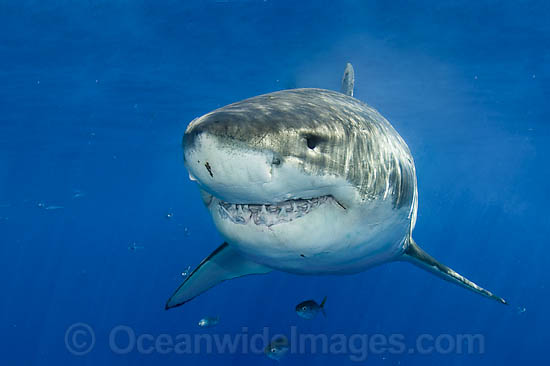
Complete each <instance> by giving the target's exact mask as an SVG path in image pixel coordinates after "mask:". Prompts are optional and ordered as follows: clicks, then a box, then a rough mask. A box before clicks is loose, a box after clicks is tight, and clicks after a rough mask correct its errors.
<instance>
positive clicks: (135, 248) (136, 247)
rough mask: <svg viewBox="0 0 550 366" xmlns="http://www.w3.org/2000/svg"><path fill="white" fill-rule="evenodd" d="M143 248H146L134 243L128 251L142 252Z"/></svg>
mask: <svg viewBox="0 0 550 366" xmlns="http://www.w3.org/2000/svg"><path fill="white" fill-rule="evenodd" d="M143 248H144V247H143V246H139V245H137V244H136V242H133V243H132V244H130V246H128V250H132V251H136V250H140V249H143Z"/></svg>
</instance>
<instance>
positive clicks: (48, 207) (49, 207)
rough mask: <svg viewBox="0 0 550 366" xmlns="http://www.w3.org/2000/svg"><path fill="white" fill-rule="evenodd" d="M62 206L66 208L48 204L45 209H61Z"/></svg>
mask: <svg viewBox="0 0 550 366" xmlns="http://www.w3.org/2000/svg"><path fill="white" fill-rule="evenodd" d="M62 208H65V207H63V206H46V207H44V210H61V209H62Z"/></svg>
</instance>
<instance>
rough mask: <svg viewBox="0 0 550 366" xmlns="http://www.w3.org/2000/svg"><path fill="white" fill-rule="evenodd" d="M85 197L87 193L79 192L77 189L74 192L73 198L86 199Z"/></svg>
mask: <svg viewBox="0 0 550 366" xmlns="http://www.w3.org/2000/svg"><path fill="white" fill-rule="evenodd" d="M85 195H86V193H84V192H82V191H79V190H78V189H75V190H74V191H73V198H80V197H84V196H85Z"/></svg>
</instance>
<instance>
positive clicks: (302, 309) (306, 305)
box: [296, 296, 327, 319]
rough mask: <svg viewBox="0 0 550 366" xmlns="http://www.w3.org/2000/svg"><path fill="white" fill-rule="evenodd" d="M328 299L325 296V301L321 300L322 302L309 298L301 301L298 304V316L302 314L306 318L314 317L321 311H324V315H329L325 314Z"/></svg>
mask: <svg viewBox="0 0 550 366" xmlns="http://www.w3.org/2000/svg"><path fill="white" fill-rule="evenodd" d="M326 301H327V297H326V296H325V297H324V298H323V301H321V304H317V303H316V302H315V300H307V301H304V302H301V303H299V304H298V305H296V314H298V316H301V317H302V318H305V319H313V318H315V316H316V315H317V313H318V312H319V311H321V312H322V313H323V315H324V316H327V314H325V308H324V307H325V302H326Z"/></svg>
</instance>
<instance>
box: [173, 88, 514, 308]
mask: <svg viewBox="0 0 550 366" xmlns="http://www.w3.org/2000/svg"><path fill="white" fill-rule="evenodd" d="M344 79H345V78H344ZM348 89H349V88H346V92H347V93H348V94H349V90H348ZM183 147H184V152H185V154H184V158H185V165H186V167H187V169H188V170H189V173H190V177H191V178H192V179H193V180H196V181H197V183H198V184H199V186H200V188H201V194H202V198H203V200H204V203H205V205H206V206H207V207H208V209H209V211H210V213H211V215H212V217H213V219H214V223H215V224H216V226H217V228H218V230H219V231H220V233H221V234H222V235H223V236H224V238H225V239H226V241H227V243H224V244H222V246H220V247H219V248H218V249H216V250H215V251H214V252H213V253H212V254H211V255H210V256H208V257H207V258H206V259H205V260H204V261H203V262H202V263H201V264H200V265H199V266H198V267H197V269H195V271H193V273H192V274H191V275H190V276H188V278H187V279H186V281H185V282H184V283H183V284H182V285H181V286H180V288H179V289H178V290H177V291H176V292H175V293H174V295H173V296H172V297H171V298H170V299H169V300H168V302H167V304H166V308H167V309H168V308H172V307H175V306H179V305H181V304H183V303H185V302H187V301H189V300H191V299H192V298H194V297H195V296H197V295H199V294H200V293H202V292H204V291H206V290H207V289H209V288H210V287H212V286H214V285H216V284H218V283H220V282H222V281H224V280H227V279H231V278H236V277H241V276H244V275H248V274H259V273H267V272H269V271H271V270H273V269H278V270H282V271H286V272H291V273H298V274H345V273H356V272H360V271H363V270H365V269H367V268H370V267H372V266H374V265H378V264H381V263H385V262H390V261H399V260H405V261H409V262H412V263H414V264H416V265H418V266H420V267H421V268H423V269H425V270H428V271H430V272H432V273H434V274H435V275H437V276H439V277H441V278H443V279H445V280H447V281H451V282H454V283H456V284H459V285H461V286H463V287H465V288H467V289H470V290H472V291H474V292H477V293H479V294H481V295H484V296H487V297H489V298H492V299H494V300H497V301H498V302H500V303H503V304H506V301H505V300H504V299H502V298H500V297H498V296H495V295H493V294H492V293H491V292H489V291H487V290H485V289H483V288H481V287H480V286H478V285H476V284H475V283H473V282H471V281H469V280H468V279H466V278H464V277H463V276H461V275H460V274H458V273H456V272H455V271H453V270H452V269H450V268H449V267H447V266H445V265H443V264H441V263H439V262H438V261H437V260H435V259H434V258H433V257H431V256H430V255H428V254H427V253H426V252H424V251H423V250H422V249H421V248H420V247H419V246H418V245H417V244H416V243H415V241H414V240H413V239H412V230H413V229H414V226H415V222H416V211H417V185H416V172H415V166H414V162H413V158H412V156H411V153H410V151H409V149H408V147H407V145H406V144H405V142H404V141H403V139H402V138H401V136H399V134H398V133H397V132H396V131H395V129H394V128H393V127H392V126H391V125H390V123H389V122H388V121H387V120H386V119H385V118H384V117H383V116H382V115H380V113H378V112H377V111H376V110H374V109H373V108H371V107H369V106H368V105H366V104H365V103H362V102H360V101H358V100H357V99H354V98H352V97H350V96H348V95H345V94H342V93H337V92H333V91H329V90H323V89H294V90H284V91H279V92H275V93H270V94H266V95H260V96H257V97H254V98H250V99H247V100H244V101H241V102H237V103H234V104H231V105H228V106H225V107H223V108H220V109H218V110H215V111H213V112H210V113H208V114H206V115H204V116H202V117H200V118H198V119H196V120H194V121H193V122H191V124H190V125H189V126H188V128H187V131H186V132H185V135H184V137H183ZM317 197H330V199H327V200H323V201H322V202H321V203H320V204H318V205H317V206H315V207H314V208H313V209H312V210H311V212H309V211H308V212H307V213H306V214H305V216H303V217H302V216H300V217H298V216H296V217H295V218H294V217H293V220H292V221H290V222H289V221H288V220H287V221H284V220H278V217H279V212H281V213H283V211H282V210H280V208H281V207H283V205H286V204H288V205H290V203H289V202H293V203H296V202H303V200H308V199H314V198H315V199H317ZM300 200H301V201H300ZM235 204H236V205H237V207H236V208H235ZM262 205H267V208H268V210H265V207H263V206H262ZM252 206H254V207H255V210H256V211H255V213H252V215H253V217H254V220H250V217H249V219H248V221H246V220H241V219H242V217H241V216H242V213H243V212H244V215H249V214H250V213H251V212H252ZM243 207H244V208H243ZM259 207H262V212H261V213H259V212H258V211H257V210H259ZM249 209H250V210H251V211H248V210H249ZM235 215H236V216H235ZM239 215H241V216H239ZM254 215H256V216H254ZM258 215H259V216H262V219H261V220H260V219H259V216H258ZM237 216H238V217H237ZM237 219H238V220H237ZM256 219H258V220H256ZM252 221H253V222H252ZM297 238H299V239H298V240H297Z"/></svg>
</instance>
